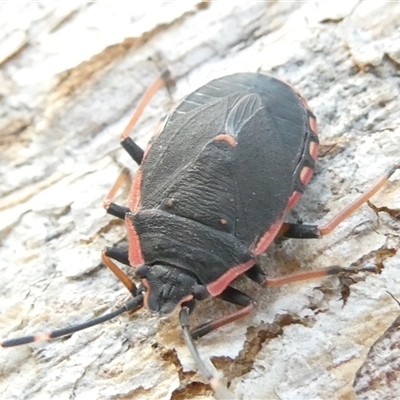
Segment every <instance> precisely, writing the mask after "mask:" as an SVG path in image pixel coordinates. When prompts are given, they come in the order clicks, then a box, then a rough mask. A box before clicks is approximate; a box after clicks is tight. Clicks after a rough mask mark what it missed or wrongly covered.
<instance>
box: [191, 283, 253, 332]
mask: <svg viewBox="0 0 400 400" xmlns="http://www.w3.org/2000/svg"><path fill="white" fill-rule="evenodd" d="M218 298H220V299H222V300H224V301H227V302H229V303H233V304H236V305H238V306H241V307H243V308H240V309H239V310H237V311H235V312H233V313H232V314H229V315H226V316H224V317H221V318H218V319H214V320H211V321H208V322H206V323H204V324H201V325H199V326H197V327H195V328H194V329H193V330H192V331H191V335H192V338H193V339H198V338H201V337H202V336H204V335H207V333H210V332H212V331H213V330H215V329H218V328H220V327H221V326H224V325H227V324H230V323H231V322H234V321H236V320H237V319H240V318H243V317H245V316H246V315H249V314H250V313H251V312H252V311H253V309H254V307H255V302H254V300H253V299H252V298H251V297H249V296H248V295H247V294H245V293H243V292H241V291H240V290H237V289H235V288H233V287H231V286H228V287H227V288H226V289H225V290H224V291H223V292H222V293H221V294H220V295H219V296H218Z"/></svg>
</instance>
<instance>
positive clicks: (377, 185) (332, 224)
mask: <svg viewBox="0 0 400 400" xmlns="http://www.w3.org/2000/svg"><path fill="white" fill-rule="evenodd" d="M398 168H400V164H399V165H395V166H394V167H392V168H390V170H388V171H387V172H386V174H385V175H384V176H382V177H380V178H378V179H376V180H375V181H374V183H373V184H372V185H371V186H370V187H369V188H368V189H367V190H366V191H365V192H364V193H362V194H361V196H360V197H358V198H357V199H355V200H354V201H353V202H351V203H350V204H349V205H348V206H347V207H346V208H344V209H343V210H342V211H341V212H340V213H339V214H338V215H336V217H334V218H332V219H331V220H330V221H329V222H327V223H326V224H324V225H322V226H320V227H319V231H320V233H321V235H326V234H328V233H330V232H332V230H333V229H335V228H336V227H337V226H338V225H339V224H340V223H341V222H342V221H344V220H345V219H346V218H347V217H348V216H349V215H350V214H352V213H353V212H354V211H355V210H357V209H358V208H359V207H360V206H361V205H362V204H364V203H365V202H366V201H368V200H369V199H370V198H371V197H372V196H373V195H374V194H375V193H376V192H377V191H378V190H380V189H381V188H382V186H384V185H385V183H386V182H387V181H388V179H389V178H390V177H391V176H392V175H393V174H394V172H395V171H396V170H397V169H398Z"/></svg>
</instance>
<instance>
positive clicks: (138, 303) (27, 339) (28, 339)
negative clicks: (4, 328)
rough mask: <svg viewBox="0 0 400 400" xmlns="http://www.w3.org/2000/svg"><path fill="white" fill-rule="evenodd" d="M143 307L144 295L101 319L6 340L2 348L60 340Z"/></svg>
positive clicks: (0, 344) (2, 343)
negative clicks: (59, 338) (62, 337)
mask: <svg viewBox="0 0 400 400" xmlns="http://www.w3.org/2000/svg"><path fill="white" fill-rule="evenodd" d="M142 306H143V295H142V294H139V295H138V296H136V297H134V298H133V299H132V300H130V301H128V302H127V303H125V304H124V305H123V306H122V307H120V308H118V309H117V310H115V311H112V312H110V313H108V314H104V315H102V316H101V317H98V318H93V319H90V320H89V321H86V322H83V323H82V324H78V325H73V326H69V327H68V328H64V329H58V330H56V331H53V332H48V333H38V334H36V335H31V336H23V337H20V338H16V339H10V340H5V341H4V342H1V343H0V346H1V347H13V346H19V345H21V344H27V343H33V342H39V341H42V340H49V339H54V338H58V337H61V336H66V335H70V334H71V333H74V332H78V331H81V330H83V329H86V328H90V327H91V326H94V325H98V324H101V323H102V322H105V321H109V320H110V319H113V318H115V317H117V316H118V315H121V314H123V313H124V312H127V311H131V310H136V309H139V308H141V307H142Z"/></svg>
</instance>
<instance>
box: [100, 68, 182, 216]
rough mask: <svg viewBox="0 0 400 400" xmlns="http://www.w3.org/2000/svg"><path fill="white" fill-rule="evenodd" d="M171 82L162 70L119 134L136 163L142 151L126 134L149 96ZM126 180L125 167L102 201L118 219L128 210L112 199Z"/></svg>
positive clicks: (109, 212) (171, 83) (122, 144)
mask: <svg viewBox="0 0 400 400" xmlns="http://www.w3.org/2000/svg"><path fill="white" fill-rule="evenodd" d="M173 83H174V82H173V81H172V79H171V77H170V72H169V71H168V70H166V71H164V72H163V73H162V74H161V76H160V77H159V78H158V79H157V80H156V81H155V82H154V83H153V84H152V85H151V86H150V87H149V88H148V89H147V90H146V92H145V93H144V95H143V96H142V98H141V99H140V101H139V104H138V106H137V107H136V109H135V111H134V113H133V115H132V118H131V119H130V121H129V122H128V125H127V126H126V127H125V129H124V130H123V132H122V133H121V135H120V140H121V146H122V147H123V148H124V149H125V150H126V152H127V153H128V154H129V155H130V156H131V158H132V159H133V160H134V161H135V162H136V163H137V164H138V165H140V164H141V163H142V160H143V155H144V151H143V150H142V149H141V148H140V147H139V146H138V145H137V144H136V143H135V142H134V141H133V140H132V139H131V138H130V137H129V136H128V135H129V133H130V132H131V130H132V129H133V128H134V126H135V125H136V123H137V121H138V120H139V118H140V116H141V115H142V113H143V110H144V109H145V108H146V106H147V104H148V103H149V102H150V100H151V98H152V97H153V96H154V95H155V94H156V93H157V92H158V90H159V89H161V88H162V87H163V86H165V87H166V88H167V89H169V88H170V87H171V86H172V85H173ZM128 181H129V182H130V181H131V176H130V173H129V171H128V170H127V169H124V170H123V171H122V172H121V174H120V175H119V177H118V178H117V180H116V181H115V183H114V185H113V186H112V188H111V190H110V192H109V193H108V195H107V196H106V198H105V199H104V202H103V206H104V208H105V209H106V211H107V213H108V214H111V215H113V216H114V217H117V218H120V219H125V214H126V213H127V212H129V208H127V207H123V206H119V205H117V204H115V203H113V202H112V200H113V199H114V197H115V195H116V193H117V191H118V190H119V188H120V187H121V186H122V185H124V184H126V182H128Z"/></svg>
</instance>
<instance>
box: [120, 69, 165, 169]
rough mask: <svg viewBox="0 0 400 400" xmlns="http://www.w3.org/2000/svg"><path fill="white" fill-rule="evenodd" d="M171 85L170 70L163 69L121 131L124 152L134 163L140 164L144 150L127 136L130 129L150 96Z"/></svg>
mask: <svg viewBox="0 0 400 400" xmlns="http://www.w3.org/2000/svg"><path fill="white" fill-rule="evenodd" d="M172 85H173V80H172V79H171V75H170V72H169V71H168V70H165V71H164V72H163V73H162V74H161V76H160V77H159V78H158V79H157V80H156V81H155V82H153V84H152V85H151V86H150V87H149V88H148V89H147V90H146V92H145V93H144V94H143V96H142V98H141V99H140V101H139V104H138V105H137V107H136V109H135V111H134V113H133V115H132V118H131V119H130V121H129V122H128V125H127V126H126V127H125V129H124V130H123V132H122V133H121V136H120V139H121V146H122V147H123V148H124V149H125V150H126V152H127V153H128V154H129V155H130V156H131V158H132V159H133V160H134V161H135V162H136V164H138V165H140V164H141V163H142V160H143V155H144V151H143V150H142V149H141V148H140V147H139V146H138V145H137V144H136V143H135V142H134V141H133V140H132V139H131V138H130V137H129V136H128V135H129V133H130V132H131V131H132V129H133V128H134V126H135V125H136V124H137V121H138V120H139V118H140V116H141V115H142V113H143V110H144V109H145V108H146V106H147V104H149V102H150V100H151V99H152V97H153V96H154V95H155V94H156V93H157V92H158V91H159V90H160V89H161V88H162V87H164V86H165V87H167V88H169V87H171V86H172Z"/></svg>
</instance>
